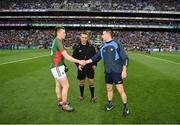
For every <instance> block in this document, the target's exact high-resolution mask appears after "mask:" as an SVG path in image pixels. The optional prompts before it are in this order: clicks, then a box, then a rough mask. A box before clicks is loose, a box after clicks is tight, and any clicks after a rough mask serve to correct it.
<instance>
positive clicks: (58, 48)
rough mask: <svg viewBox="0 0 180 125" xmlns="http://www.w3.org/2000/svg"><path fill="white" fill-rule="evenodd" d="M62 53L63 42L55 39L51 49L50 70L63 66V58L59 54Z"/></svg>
mask: <svg viewBox="0 0 180 125" xmlns="http://www.w3.org/2000/svg"><path fill="white" fill-rule="evenodd" d="M62 51H64V46H63V41H62V40H59V39H58V38H57V37H56V38H55V39H54V40H53V44H52V48H51V57H52V63H51V68H53V67H55V66H62V65H63V64H64V57H63V56H62V54H61V52H62Z"/></svg>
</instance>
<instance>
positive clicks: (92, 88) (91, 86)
mask: <svg viewBox="0 0 180 125" xmlns="http://www.w3.org/2000/svg"><path fill="white" fill-rule="evenodd" d="M89 89H90V92H91V98H94V85H89Z"/></svg>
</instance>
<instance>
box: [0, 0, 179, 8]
mask: <svg viewBox="0 0 180 125" xmlns="http://www.w3.org/2000/svg"><path fill="white" fill-rule="evenodd" d="M0 9H63V10H89V11H96V10H150V11H180V2H179V0H146V1H144V0H90V1H86V0H53V1H52V0H45V1H44V0H31V1H28V0H14V1H13V2H12V1H11V0H1V2H0Z"/></svg>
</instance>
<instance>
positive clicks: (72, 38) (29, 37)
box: [0, 30, 180, 50]
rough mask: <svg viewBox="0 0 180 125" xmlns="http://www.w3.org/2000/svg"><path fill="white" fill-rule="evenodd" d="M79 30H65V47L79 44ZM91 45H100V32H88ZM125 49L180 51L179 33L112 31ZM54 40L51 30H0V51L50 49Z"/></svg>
mask: <svg viewBox="0 0 180 125" xmlns="http://www.w3.org/2000/svg"><path fill="white" fill-rule="evenodd" d="M80 32H81V31H79V30H67V34H66V40H65V46H66V47H70V48H71V47H72V46H73V45H75V44H77V43H78V42H79V37H80ZM89 34H90V40H89V42H90V43H91V44H94V45H96V43H97V42H100V43H102V40H101V31H89ZM113 34H114V38H117V37H118V38H119V39H120V40H121V42H122V43H123V45H124V46H125V47H126V48H127V49H137V50H145V49H146V48H159V47H160V48H161V49H169V47H172V48H174V49H175V50H178V49H180V33H179V32H145V31H113ZM53 39H54V31H53V30H0V48H1V49H22V48H50V47H51V44H52V40H53Z"/></svg>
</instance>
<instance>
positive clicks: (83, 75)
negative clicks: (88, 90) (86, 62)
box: [77, 68, 94, 80]
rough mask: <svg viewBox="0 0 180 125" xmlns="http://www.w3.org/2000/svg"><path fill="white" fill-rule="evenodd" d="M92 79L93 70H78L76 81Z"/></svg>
mask: <svg viewBox="0 0 180 125" xmlns="http://www.w3.org/2000/svg"><path fill="white" fill-rule="evenodd" d="M86 77H87V78H89V79H94V69H93V68H86V69H83V70H82V71H80V70H78V75H77V79H79V80H84V79H85V78H86Z"/></svg>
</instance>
